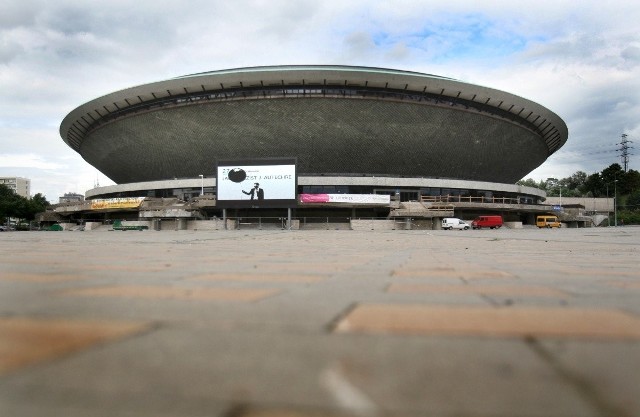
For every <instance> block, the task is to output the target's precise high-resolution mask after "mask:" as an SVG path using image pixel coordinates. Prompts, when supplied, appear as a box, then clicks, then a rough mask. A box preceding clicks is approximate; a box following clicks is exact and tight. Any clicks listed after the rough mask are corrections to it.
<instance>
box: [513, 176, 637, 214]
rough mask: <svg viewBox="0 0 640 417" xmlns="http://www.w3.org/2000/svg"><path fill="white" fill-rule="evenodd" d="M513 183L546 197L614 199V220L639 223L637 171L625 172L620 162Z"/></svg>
mask: <svg viewBox="0 0 640 417" xmlns="http://www.w3.org/2000/svg"><path fill="white" fill-rule="evenodd" d="M517 184H519V185H524V186H527V187H535V188H539V189H541V190H545V191H546V193H547V196H549V197H558V196H560V195H562V196H563V197H590V198H605V197H608V198H615V199H616V204H617V207H618V219H620V220H622V221H623V222H624V224H640V172H638V171H636V170H633V169H630V170H628V171H625V170H623V169H622V167H621V166H620V164H611V165H609V166H608V167H607V168H605V169H603V170H602V171H600V172H596V173H594V174H591V175H587V174H586V173H585V172H583V171H577V172H576V173H574V174H573V175H571V176H570V177H567V178H547V179H546V180H540V181H535V180H533V179H531V178H527V179H525V180H520V181H518V182H517Z"/></svg>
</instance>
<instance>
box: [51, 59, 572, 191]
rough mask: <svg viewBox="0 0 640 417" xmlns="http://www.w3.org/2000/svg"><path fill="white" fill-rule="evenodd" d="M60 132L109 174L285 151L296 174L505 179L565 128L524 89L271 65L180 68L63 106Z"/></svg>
mask: <svg viewBox="0 0 640 417" xmlns="http://www.w3.org/2000/svg"><path fill="white" fill-rule="evenodd" d="M60 135H61V136H62V139H63V140H64V141H65V142H66V143H67V144H68V145H69V146H70V147H71V148H72V149H74V150H75V151H76V152H78V153H79V154H80V155H81V156H82V157H83V158H84V159H85V160H86V161H87V162H89V163H90V164H92V165H93V166H95V167H96V168H97V169H99V170H100V171H101V172H103V173H104V174H105V175H107V176H108V177H109V178H111V179H112V180H114V181H115V182H117V183H123V182H137V181H152V180H161V179H167V178H181V177H197V176H198V175H200V174H205V175H210V174H212V173H214V171H215V162H216V160H218V159H235V158H237V159H247V158H264V157H296V158H297V160H298V172H299V173H301V174H338V175H340V174H345V175H347V174H348V175H354V174H355V175H360V174H361V175H394V176H412V177H434V178H437V177H439V178H458V179H471V180H479V181H491V182H505V183H512V182H515V181H517V180H519V179H520V178H522V177H524V176H525V175H527V174H528V173H529V172H530V171H531V170H533V169H535V168H536V167H538V166H539V165H540V164H542V163H543V162H544V161H545V160H546V159H547V158H548V157H549V156H550V155H551V154H553V153H554V152H555V151H557V150H558V149H559V148H560V147H561V146H562V145H563V144H564V143H565V142H566V140H567V136H568V132H567V127H566V125H565V123H564V122H563V121H562V119H561V118H560V117H559V116H557V115H556V114H555V113H553V112H551V111H550V110H548V109H546V108H545V107H543V106H541V105H539V104H537V103H534V102H532V101H530V100H526V99H524V98H521V97H518V96H516V95H513V94H510V93H506V92H503V91H500V90H495V89H490V88H486V87H481V86H476V85H473V84H468V83H463V82H460V81H457V80H453V79H450V78H445V77H439V76H435V75H428V74H421V73H416V72H408V71H398V70H390V69H381V68H367V67H348V66H276V67H254V68H241V69H232V70H224V71H212V72H206V73H200V74H193V75H187V76H183V77H178V78H174V79H170V80H166V81H160V82H155V83H151V84H145V85H141V86H137V87H132V88H129V89H125V90H121V91H117V92H114V93H111V94H108V95H106V96H103V97H100V98H97V99H95V100H92V101H90V102H88V103H86V104H83V105H81V106H80V107H78V108H76V109H75V110H73V111H72V112H71V113H69V115H67V117H65V119H64V120H63V122H62V124H61V127H60Z"/></svg>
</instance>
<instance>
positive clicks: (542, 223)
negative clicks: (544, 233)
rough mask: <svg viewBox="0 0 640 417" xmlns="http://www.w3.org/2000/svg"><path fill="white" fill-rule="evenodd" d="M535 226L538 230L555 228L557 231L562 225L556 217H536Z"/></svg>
mask: <svg viewBox="0 0 640 417" xmlns="http://www.w3.org/2000/svg"><path fill="white" fill-rule="evenodd" d="M536 226H538V229H542V228H543V227H546V228H547V229H551V228H553V227H557V228H558V229H559V228H561V227H562V223H560V220H558V217H557V216H538V217H536Z"/></svg>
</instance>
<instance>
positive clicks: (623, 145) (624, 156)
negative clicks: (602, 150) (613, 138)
mask: <svg viewBox="0 0 640 417" xmlns="http://www.w3.org/2000/svg"><path fill="white" fill-rule="evenodd" d="M632 142H633V141H631V140H629V139H627V134H626V133H623V134H622V140H621V141H620V143H617V144H616V145H620V148H619V149H618V150H617V151H618V152H620V159H621V160H622V165H623V166H624V172H627V168H628V167H629V149H632V148H633V146H629V143H632Z"/></svg>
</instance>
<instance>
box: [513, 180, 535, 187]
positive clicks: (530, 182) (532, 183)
mask: <svg viewBox="0 0 640 417" xmlns="http://www.w3.org/2000/svg"><path fill="white" fill-rule="evenodd" d="M516 184H518V185H522V186H524V187H533V188H540V186H539V184H538V183H537V182H536V180H534V179H532V178H527V179H526V180H520V181H518V182H517V183H516Z"/></svg>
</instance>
